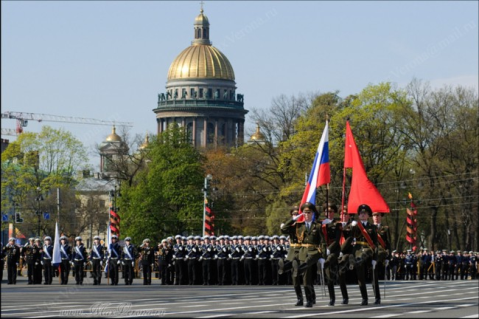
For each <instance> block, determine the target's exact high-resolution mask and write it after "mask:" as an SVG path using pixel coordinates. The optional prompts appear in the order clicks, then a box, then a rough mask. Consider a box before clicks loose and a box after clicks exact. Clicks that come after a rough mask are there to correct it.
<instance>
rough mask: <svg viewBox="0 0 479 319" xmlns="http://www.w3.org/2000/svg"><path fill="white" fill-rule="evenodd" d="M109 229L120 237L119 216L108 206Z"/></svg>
mask: <svg viewBox="0 0 479 319" xmlns="http://www.w3.org/2000/svg"><path fill="white" fill-rule="evenodd" d="M110 230H111V233H112V234H115V235H117V236H118V237H120V216H119V215H118V214H117V213H116V212H115V210H114V209H113V207H110Z"/></svg>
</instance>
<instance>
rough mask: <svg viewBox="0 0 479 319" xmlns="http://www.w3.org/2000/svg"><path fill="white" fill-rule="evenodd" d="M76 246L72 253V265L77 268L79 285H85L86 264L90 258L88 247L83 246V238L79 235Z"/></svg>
mask: <svg viewBox="0 0 479 319" xmlns="http://www.w3.org/2000/svg"><path fill="white" fill-rule="evenodd" d="M75 243H76V246H75V247H74V248H73V253H72V266H73V267H74V269H75V281H76V284H77V285H83V277H84V269H85V264H86V262H87V260H88V256H87V253H86V249H85V247H84V246H83V243H82V238H81V237H80V236H77V237H76V238H75Z"/></svg>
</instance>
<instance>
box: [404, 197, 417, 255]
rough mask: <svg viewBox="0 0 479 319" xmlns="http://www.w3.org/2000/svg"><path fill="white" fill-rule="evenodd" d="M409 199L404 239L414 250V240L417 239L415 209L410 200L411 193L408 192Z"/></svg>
mask: <svg viewBox="0 0 479 319" xmlns="http://www.w3.org/2000/svg"><path fill="white" fill-rule="evenodd" d="M408 197H409V199H410V200H411V209H409V208H406V212H407V216H406V241H407V242H408V243H409V244H410V248H411V250H412V251H416V241H417V219H416V215H417V209H416V205H415V204H414V202H413V201H412V194H411V193H409V195H408Z"/></svg>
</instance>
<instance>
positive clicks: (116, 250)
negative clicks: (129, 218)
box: [107, 235, 121, 286]
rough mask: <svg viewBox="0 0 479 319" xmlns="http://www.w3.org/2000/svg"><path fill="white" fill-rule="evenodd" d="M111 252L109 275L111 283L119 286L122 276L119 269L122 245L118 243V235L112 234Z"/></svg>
mask: <svg viewBox="0 0 479 319" xmlns="http://www.w3.org/2000/svg"><path fill="white" fill-rule="evenodd" d="M109 248H110V249H109V250H110V254H109V256H108V261H107V262H108V276H109V277H110V279H111V283H110V285H112V286H117V285H118V280H119V278H120V276H119V274H118V271H119V267H120V263H121V260H120V256H121V246H120V244H118V236H117V235H111V243H110V247H109Z"/></svg>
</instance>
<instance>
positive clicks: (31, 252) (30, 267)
mask: <svg viewBox="0 0 479 319" xmlns="http://www.w3.org/2000/svg"><path fill="white" fill-rule="evenodd" d="M36 252H37V248H36V247H35V238H33V237H30V238H29V239H28V243H26V244H25V245H24V246H23V249H22V255H23V256H22V257H23V260H24V262H25V263H26V264H27V278H28V284H29V285H33V271H34V268H35V254H36Z"/></svg>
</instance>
